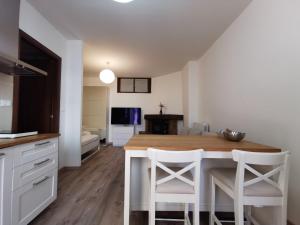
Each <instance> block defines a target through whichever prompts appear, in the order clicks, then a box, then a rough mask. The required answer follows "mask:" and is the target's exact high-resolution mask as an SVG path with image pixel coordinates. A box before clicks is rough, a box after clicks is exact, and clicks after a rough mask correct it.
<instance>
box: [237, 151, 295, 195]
mask: <svg viewBox="0 0 300 225" xmlns="http://www.w3.org/2000/svg"><path fill="white" fill-rule="evenodd" d="M232 155H233V160H234V161H236V162H238V169H237V174H236V183H235V188H236V191H238V192H239V194H242V193H243V189H244V188H245V187H248V186H251V185H254V184H256V183H259V182H262V181H264V182H267V183H268V184H270V185H272V186H274V187H276V188H278V189H279V190H280V191H281V192H282V194H283V195H284V194H286V193H287V187H288V176H289V156H290V153H289V152H280V153H256V152H247V151H240V150H233V151H232ZM255 166H269V167H271V169H270V170H269V171H268V172H261V171H258V170H257V169H256V168H255ZM245 171H249V172H250V173H251V174H253V175H254V178H253V179H250V180H247V181H246V180H245Z"/></svg>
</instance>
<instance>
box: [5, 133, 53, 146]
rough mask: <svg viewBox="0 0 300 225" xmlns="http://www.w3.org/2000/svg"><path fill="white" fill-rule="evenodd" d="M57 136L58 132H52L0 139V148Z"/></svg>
mask: <svg viewBox="0 0 300 225" xmlns="http://www.w3.org/2000/svg"><path fill="white" fill-rule="evenodd" d="M55 137H59V134H56V133H52V134H37V135H33V136H28V137H21V138H15V139H0V149H3V148H9V147H13V146H16V145H22V144H27V143H31V142H36V141H41V140H45V139H50V138H55Z"/></svg>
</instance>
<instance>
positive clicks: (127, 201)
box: [124, 151, 131, 225]
mask: <svg viewBox="0 0 300 225" xmlns="http://www.w3.org/2000/svg"><path fill="white" fill-rule="evenodd" d="M130 174H131V157H130V153H129V152H128V151H126V153H125V182H124V225H129V224H130Z"/></svg>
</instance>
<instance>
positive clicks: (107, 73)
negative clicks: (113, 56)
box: [99, 62, 116, 84]
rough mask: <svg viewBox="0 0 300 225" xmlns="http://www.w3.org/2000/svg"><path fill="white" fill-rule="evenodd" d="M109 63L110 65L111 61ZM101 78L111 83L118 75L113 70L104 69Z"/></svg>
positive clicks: (106, 82)
mask: <svg viewBox="0 0 300 225" xmlns="http://www.w3.org/2000/svg"><path fill="white" fill-rule="evenodd" d="M107 65H109V62H108V63H107ZM99 79H100V80H101V81H102V82H103V83H105V84H111V83H112V82H114V80H115V79H116V76H115V74H114V72H113V71H112V70H110V69H104V70H102V71H101V72H100V74H99Z"/></svg>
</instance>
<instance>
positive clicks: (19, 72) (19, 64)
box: [0, 0, 47, 76]
mask: <svg viewBox="0 0 300 225" xmlns="http://www.w3.org/2000/svg"><path fill="white" fill-rule="evenodd" d="M19 14H20V0H0V73H3V74H7V75H11V76H47V72H45V71H43V70H40V69H38V68H36V67H34V66H32V65H29V64H27V63H25V62H23V61H21V60H19V59H18V58H19V57H18V56H19V52H18V51H19Z"/></svg>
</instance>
